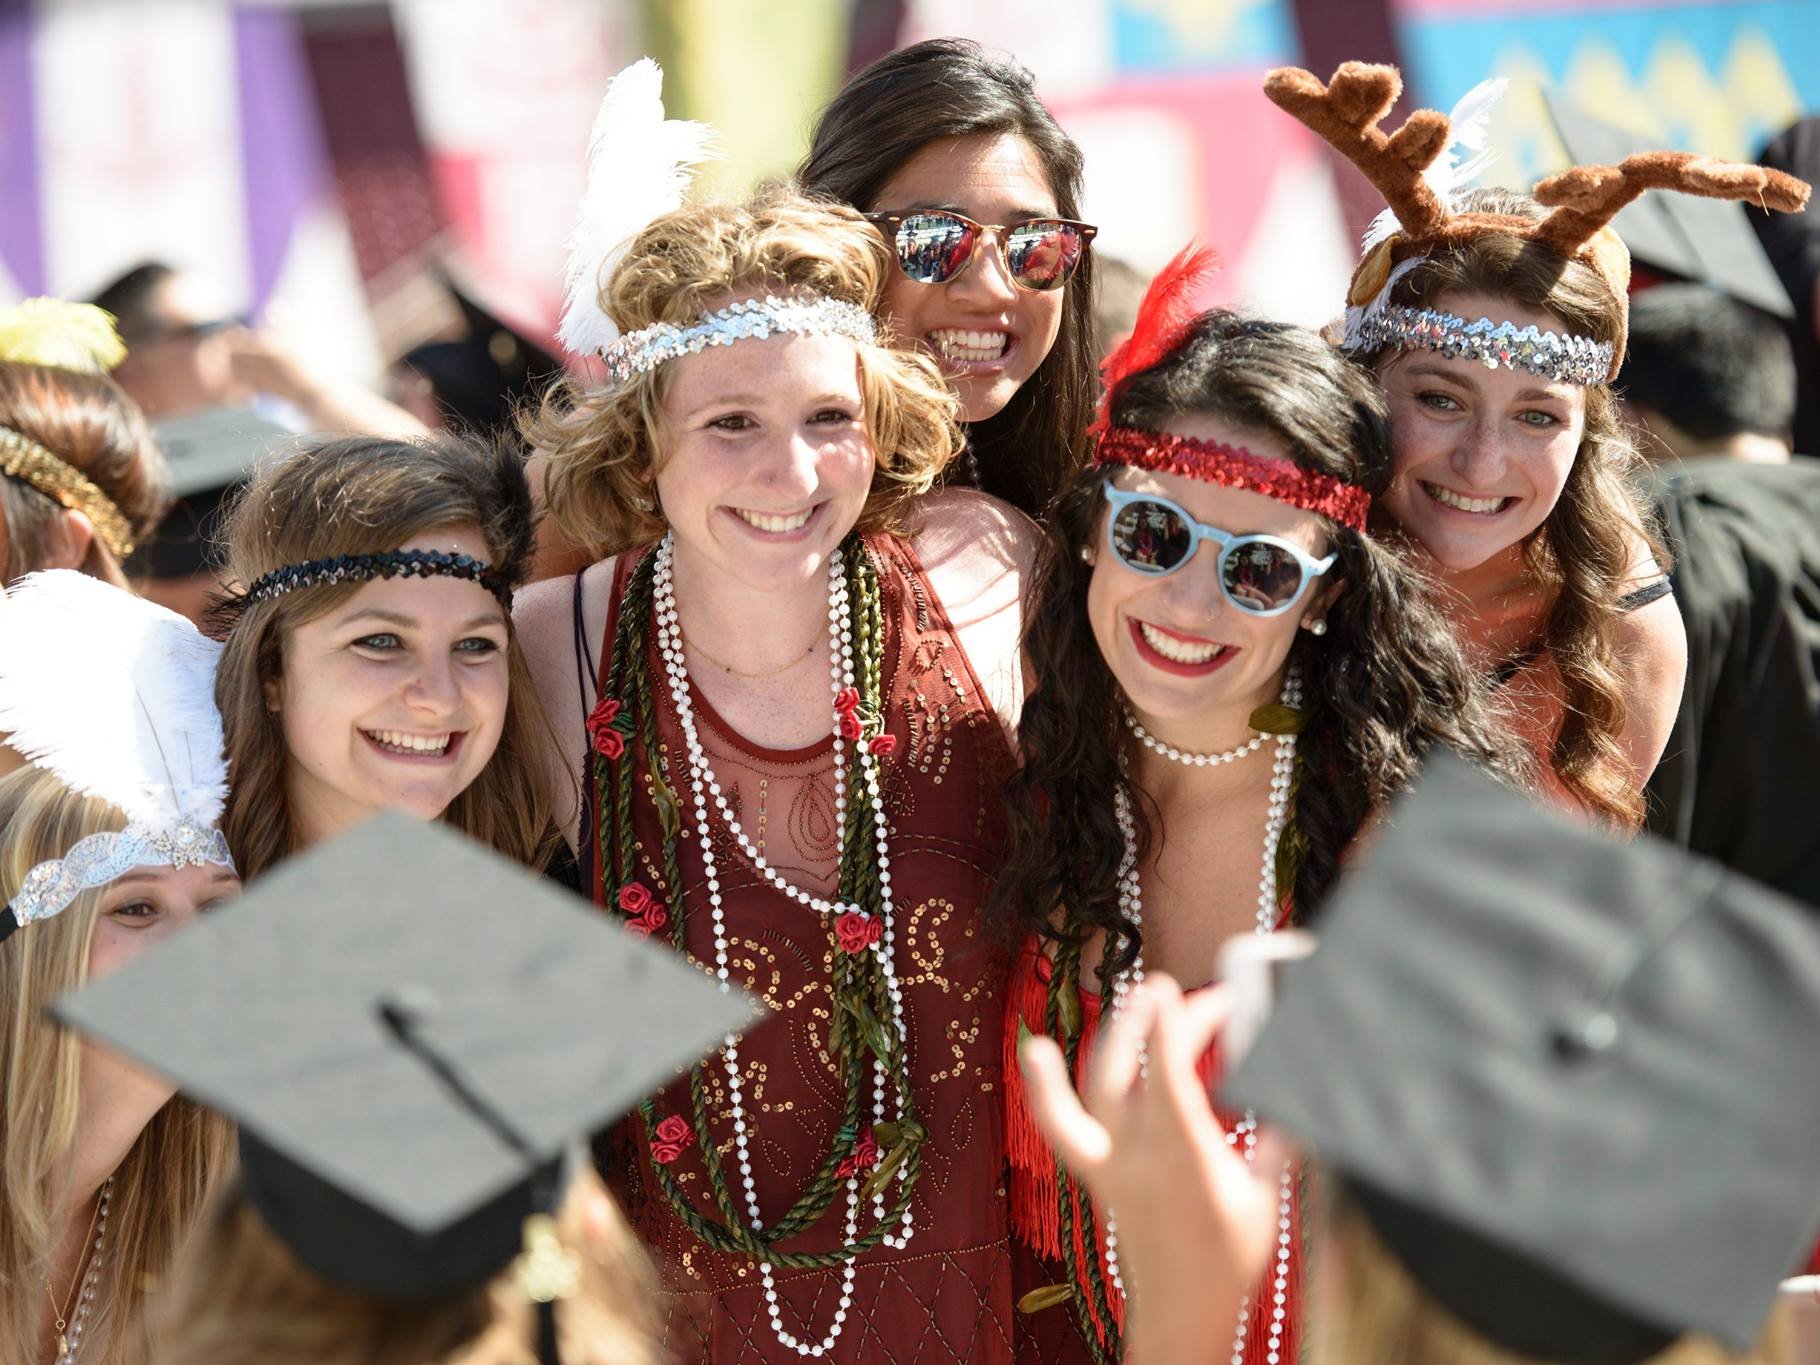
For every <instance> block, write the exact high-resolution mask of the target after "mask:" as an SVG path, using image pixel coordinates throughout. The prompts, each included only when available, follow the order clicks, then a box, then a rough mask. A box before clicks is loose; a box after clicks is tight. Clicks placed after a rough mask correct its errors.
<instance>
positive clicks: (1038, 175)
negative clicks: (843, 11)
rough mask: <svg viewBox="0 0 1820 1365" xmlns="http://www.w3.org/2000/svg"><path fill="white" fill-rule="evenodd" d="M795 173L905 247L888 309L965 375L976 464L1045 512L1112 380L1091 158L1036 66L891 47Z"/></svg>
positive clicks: (966, 51) (852, 90)
mask: <svg viewBox="0 0 1820 1365" xmlns="http://www.w3.org/2000/svg"><path fill="white" fill-rule="evenodd" d="M797 177H798V180H799V181H800V183H801V184H802V187H803V188H804V189H806V190H808V191H809V192H810V193H812V194H818V195H825V196H827V197H829V198H833V199H838V200H840V201H841V202H843V203H846V204H851V205H853V206H854V207H855V208H858V209H860V210H862V211H863V212H865V213H866V214H867V216H868V217H869V218H871V219H872V221H873V222H874V223H875V224H876V225H877V226H878V228H879V230H880V231H881V232H883V233H884V234H885V236H886V238H887V240H889V241H890V242H891V244H892V248H893V251H894V252H895V254H896V256H897V268H896V269H895V270H894V271H893V272H892V274H891V278H890V282H889V283H888V284H887V286H886V288H885V296H884V305H883V316H884V317H885V318H886V319H888V320H889V321H890V323H891V324H892V326H893V328H894V329H895V331H896V332H897V335H898V337H899V339H900V340H901V341H903V342H904V343H905V344H908V345H912V346H915V347H917V348H918V349H920V350H922V351H925V352H926V353H928V354H929V355H931V356H933V357H934V358H935V359H936V361H937V362H938V363H939V364H940V365H941V367H942V370H943V372H944V373H945V374H946V375H947V376H948V380H949V382H950V383H951V384H952V385H953V386H954V391H955V393H956V395H957V396H958V397H959V398H960V404H961V420H962V422H963V423H965V424H966V429H967V434H968V444H969V454H968V464H967V465H965V466H963V468H966V469H968V470H969V471H970V477H971V478H972V481H973V482H974V483H975V484H976V485H977V486H978V487H980V488H983V489H985V490H986V491H987V492H989V493H993V494H996V495H997V496H999V497H1001V498H1004V499H1005V500H1006V501H1008V502H1010V503H1012V504H1013V505H1014V506H1016V507H1019V508H1021V509H1022V510H1023V511H1025V512H1028V513H1030V514H1031V515H1033V516H1034V515H1038V514H1040V513H1041V512H1042V511H1043V509H1044V508H1046V507H1047V506H1048V505H1049V501H1050V499H1051V498H1052V497H1053V496H1054V494H1055V492H1056V491H1057V490H1058V489H1059V488H1060V487H1061V485H1062V483H1063V481H1064V480H1065V479H1066V478H1067V477H1068V476H1069V475H1070V474H1072V473H1073V472H1074V471H1075V470H1076V469H1078V468H1080V466H1081V463H1082V461H1083V460H1084V459H1085V457H1086V453H1087V452H1086V445H1085V441H1084V439H1083V433H1084V432H1085V431H1086V428H1087V423H1088V421H1089V420H1090V417H1091V414H1092V407H1093V401H1094V396H1095V394H1096V392H1097V388H1098V386H1097V384H1096V382H1095V376H1094V364H1095V360H1096V357H1095V354H1094V350H1093V335H1092V332H1093V328H1092V300H1093V253H1092V251H1091V249H1090V246H1089V243H1090V242H1091V241H1092V239H1093V233H1094V229H1093V228H1092V227H1091V226H1089V225H1087V224H1085V223H1082V222H1080V221H1079V219H1080V197H1081V153H1080V149H1079V148H1078V147H1076V146H1075V145H1074V143H1073V141H1071V140H1070V139H1069V137H1068V135H1067V134H1066V133H1064V132H1063V131H1062V130H1061V128H1060V126H1059V125H1058V124H1057V123H1056V121H1055V117H1054V115H1052V114H1051V113H1050V112H1049V110H1048V109H1047V108H1046V107H1044V105H1043V103H1042V101H1041V100H1039V99H1038V98H1037V96H1036V89H1035V85H1034V83H1033V81H1032V79H1031V76H1030V73H1029V72H1027V71H1025V70H1024V69H1023V68H1021V67H1019V66H1016V65H1015V64H1013V63H1010V62H1006V61H1000V60H996V59H994V58H991V57H988V56H987V55H986V54H985V53H984V52H982V51H981V49H980V48H979V47H978V46H977V45H976V44H973V43H970V42H966V41H965V40H963V39H958V38H938V39H933V40H931V41H928V42H923V43H914V44H912V45H911V46H909V47H906V48H902V49H900V50H899V51H896V52H893V53H891V54H890V55H889V56H886V57H881V58H880V59H879V60H878V61H876V62H874V63H872V65H870V66H868V67H867V68H866V69H865V70H863V71H861V72H859V73H858V74H857V75H855V76H853V77H852V78H851V79H850V80H849V81H848V82H847V83H846V85H844V86H843V87H842V88H841V90H840V93H839V94H837V95H836V96H835V97H834V99H833V101H832V102H831V103H830V104H829V105H828V107H827V109H825V110H824V111H823V112H822V116H821V118H820V119H819V120H818V121H817V123H816V126H815V130H814V132H813V133H812V134H811V135H810V147H809V154H808V156H807V158H806V159H805V160H804V161H803V164H802V166H801V167H799V168H798V171H797Z"/></svg>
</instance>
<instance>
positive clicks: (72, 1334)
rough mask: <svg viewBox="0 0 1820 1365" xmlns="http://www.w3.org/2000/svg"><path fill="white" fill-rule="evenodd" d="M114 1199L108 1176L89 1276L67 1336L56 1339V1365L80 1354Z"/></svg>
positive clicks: (70, 1361) (68, 1362)
mask: <svg viewBox="0 0 1820 1365" xmlns="http://www.w3.org/2000/svg"><path fill="white" fill-rule="evenodd" d="M113 1196H114V1177H113V1176H111V1175H110V1176H109V1177H108V1178H107V1179H106V1180H104V1181H103V1182H102V1184H101V1201H100V1203H99V1204H98V1205H97V1206H96V1214H95V1244H94V1249H93V1251H92V1253H91V1254H90V1256H89V1262H88V1273H87V1274H85V1275H84V1276H83V1277H82V1293H81V1295H80V1296H79V1297H78V1298H77V1300H76V1311H75V1315H74V1316H73V1317H72V1319H71V1320H70V1329H69V1335H68V1336H64V1335H62V1334H61V1333H59V1335H58V1337H57V1362H56V1365H75V1360H76V1356H77V1355H78V1353H80V1352H81V1350H82V1333H83V1329H84V1328H86V1327H87V1326H88V1319H89V1314H90V1313H91V1312H92V1311H93V1310H94V1307H95V1297H96V1295H97V1294H98V1293H99V1291H100V1286H101V1266H102V1262H103V1261H104V1260H105V1259H106V1257H105V1256H104V1255H103V1252H104V1251H105V1250H106V1247H107V1206H108V1203H109V1201H110V1200H112V1198H113ZM85 1249H86V1248H85Z"/></svg>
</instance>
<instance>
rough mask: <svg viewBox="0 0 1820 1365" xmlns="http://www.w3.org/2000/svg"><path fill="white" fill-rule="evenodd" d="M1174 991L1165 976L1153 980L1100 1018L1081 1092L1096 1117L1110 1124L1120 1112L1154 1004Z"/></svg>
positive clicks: (1134, 1079) (1140, 1060) (1140, 1058)
mask: <svg viewBox="0 0 1820 1365" xmlns="http://www.w3.org/2000/svg"><path fill="white" fill-rule="evenodd" d="M1174 989H1175V983H1174V982H1173V981H1171V980H1170V979H1169V978H1168V977H1167V976H1159V977H1157V978H1155V982H1154V984H1153V982H1152V981H1151V980H1146V981H1144V982H1142V983H1141V984H1140V985H1138V986H1136V987H1134V988H1133V989H1132V991H1131V993H1130V994H1129V995H1128V996H1126V998H1125V1001H1124V1004H1123V1006H1122V1007H1121V1008H1120V1009H1118V1010H1117V1011H1116V1012H1111V1013H1109V1014H1108V1015H1106V1016H1102V1018H1103V1019H1104V1020H1105V1026H1104V1027H1103V1028H1102V1029H1101V1031H1100V1035H1099V1038H1098V1039H1097V1040H1096V1041H1095V1043H1094V1048H1093V1064H1092V1065H1091V1066H1089V1067H1088V1069H1087V1086H1086V1092H1085V1099H1086V1101H1087V1104H1088V1106H1089V1107H1090V1108H1091V1109H1092V1111H1093V1112H1094V1113H1095V1114H1096V1115H1099V1116H1101V1117H1102V1118H1103V1119H1106V1120H1111V1119H1112V1118H1113V1117H1114V1116H1115V1115H1117V1114H1119V1113H1120V1112H1121V1111H1122V1110H1123V1109H1124V1106H1125V1103H1126V1101H1127V1100H1128V1099H1129V1098H1130V1097H1131V1089H1132V1086H1133V1085H1135V1084H1136V1083H1137V1078H1138V1072H1139V1071H1140V1070H1141V1069H1142V1066H1143V1060H1144V1047H1145V1035H1146V1034H1148V1033H1149V1032H1150V1026H1151V1020H1152V1019H1153V1018H1154V1017H1155V1014H1156V1008H1157V1002H1158V1000H1159V999H1163V998H1167V996H1168V994H1169V992H1170V991H1173V990H1174Z"/></svg>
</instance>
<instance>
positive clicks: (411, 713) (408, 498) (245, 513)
mask: <svg viewBox="0 0 1820 1365" xmlns="http://www.w3.org/2000/svg"><path fill="white" fill-rule="evenodd" d="M224 547H225V550H226V558H227V562H226V569H227V574H228V576H229V578H230V580H231V581H234V582H237V583H239V584H241V585H242V591H241V593H240V595H238V596H236V597H234V598H231V599H229V600H228V601H227V602H225V603H224V604H223V606H222V609H221V611H220V616H221V618H222V622H223V624H225V625H226V627H227V639H226V648H225V650H224V651H223V653H222V659H221V668H220V671H219V673H218V674H217V677H216V692H215V697H216V701H217V702H218V703H219V705H220V707H221V715H222V723H223V725H224V727H225V729H226V735H227V749H228V760H229V763H230V770H231V773H232V791H231V792H230V794H229V797H228V804H227V812H226V816H225V818H224V819H223V821H222V828H223V829H224V830H225V831H226V832H227V836H228V843H229V845H230V846H231V847H232V848H233V850H234V857H235V861H236V862H237V863H238V864H239V866H240V869H241V874H242V875H243V876H245V877H246V878H247V879H248V880H252V879H253V878H256V877H258V876H260V875H261V874H263V873H264V872H266V871H267V870H268V869H270V868H271V867H272V866H273V865H274V864H275V863H277V862H280V861H282V860H283V859H285V858H287V857H289V856H291V855H292V854H293V853H296V852H299V851H300V850H302V849H305V848H308V847H311V846H312V845H314V844H317V843H320V842H322V841H323V840H326V839H330V838H333V837H334V836H335V835H336V834H339V833H343V832H345V831H346V830H348V829H350V828H352V827H353V826H354V825H355V824H357V823H359V822H360V821H361V820H363V819H365V818H366V817H367V816H369V815H371V814H372V813H373V812H374V811H377V810H382V809H395V810H406V811H410V812H412V813H413V814H415V815H418V816H419V817H421V818H423V819H426V820H434V819H441V820H445V821H447V822H448V823H449V824H451V825H453V826H454V827H455V828H457V829H459V830H460V831H461V832H462V833H464V834H467V835H469V836H471V837H472V838H474V839H477V840H479V841H480V842H481V843H484V844H486V845H488V846H489V847H492V848H494V849H497V850H498V851H499V852H501V853H503V854H505V855H507V856H508V857H511V858H514V859H516V860H517V861H519V862H523V863H536V862H537V861H539V860H540V858H541V857H542V856H543V855H544V854H545V853H547V851H548V849H549V846H550V844H551V843H552V842H553V841H554V824H553V820H552V816H551V813H550V810H551V808H550V800H549V798H548V796H547V795H546V792H545V788H544V785H543V782H542V777H543V774H542V772H541V770H540V766H539V757H538V756H539V755H540V754H541V752H542V746H543V745H544V744H545V742H546V740H545V733H546V732H547V730H548V722H546V721H545V719H544V717H543V712H542V709H541V708H540V707H539V705H538V702H537V697H536V693H535V689H534V688H533V686H532V683H531V675H530V672H529V669H528V666H527V665H526V663H525V658H524V653H523V650H522V649H521V647H520V645H519V642H518V635H517V632H516V631H515V630H514V628H513V625H512V614H511V611H510V604H511V599H512V591H513V589H514V588H515V587H516V586H517V584H518V583H519V582H520V581H521V580H522V578H523V575H524V570H525V566H526V565H527V563H528V562H529V559H530V553H531V494H530V489H529V486H528V485H527V484H526V482H525V475H524V469H523V466H522V464H521V463H520V461H519V458H518V457H517V456H516V455H515V454H513V453H512V452H510V451H509V450H506V449H504V448H503V447H502V448H489V447H486V446H482V445H479V444H476V443H473V442H469V441H465V440H459V439H456V438H455V437H452V436H438V437H435V438H433V439H424V440H418V441H403V440H391V439H387V438H384V437H370V436H360V437H350V438H346V439H343V440H337V441H331V442H328V443H326V444H323V445H317V446H313V447H304V448H301V449H299V450H297V451H296V452H294V453H292V454H290V455H287V456H285V457H283V458H280V459H278V460H275V461H272V462H270V463H268V464H266V465H264V466H262V467H261V468H259V469H258V470H256V471H255V473H254V475H253V477H252V480H251V482H250V483H249V484H248V485H247V487H246V489H245V491H244V492H243V493H242V494H241V496H240V497H239V498H238V499H237V500H236V501H235V503H234V505H233V507H232V509H231V510H230V511H229V513H228V517H227V524H226V528H225V532H224Z"/></svg>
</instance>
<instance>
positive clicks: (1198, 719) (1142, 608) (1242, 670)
mask: <svg viewBox="0 0 1820 1365" xmlns="http://www.w3.org/2000/svg"><path fill="white" fill-rule="evenodd" d="M1167 430H1169V431H1171V432H1173V433H1175V434H1176V435H1180V436H1191V437H1195V438H1197V439H1201V440H1210V441H1221V442H1225V443H1227V444H1230V445H1239V446H1244V447H1245V448H1246V449H1248V450H1251V451H1253V452H1255V453H1256V454H1258V455H1261V456H1265V457H1267V458H1273V459H1286V458H1288V456H1289V450H1288V447H1287V446H1286V445H1285V444H1284V442H1283V441H1282V440H1281V439H1280V438H1277V437H1275V436H1273V435H1272V434H1271V433H1269V432H1265V431H1259V430H1254V429H1250V428H1245V427H1239V426H1235V425H1233V424H1231V423H1228V422H1224V421H1221V420H1218V419H1216V418H1212V417H1207V416H1202V415H1199V414H1193V415H1190V414H1184V415H1182V416H1180V417H1178V418H1177V419H1175V420H1174V421H1172V422H1170V423H1169V425H1168V428H1167ZM1112 482H1113V484H1114V486H1115V487H1118V488H1122V489H1130V490H1134V491H1140V492H1150V493H1156V494H1158V495H1160V496H1162V497H1165V498H1168V499H1169V500H1170V501H1172V502H1175V503H1177V504H1179V505H1180V506H1182V507H1183V508H1185V509H1186V510H1187V511H1188V513H1189V515H1190V516H1192V517H1194V518H1195V519H1196V520H1198V521H1202V522H1205V523H1206V524H1208V525H1210V526H1217V527H1219V528H1220V529H1221V530H1226V531H1231V532H1233V533H1235V534H1240V535H1243V534H1250V533H1262V534H1266V535H1273V536H1278V537H1280V538H1282V539H1284V540H1287V541H1289V542H1291V543H1292V544H1295V545H1298V546H1300V547H1302V549H1304V550H1305V551H1306V552H1307V553H1308V554H1310V555H1311V556H1315V557H1320V556H1323V555H1325V554H1326V553H1327V552H1328V549H1329V546H1328V545H1327V537H1326V534H1325V531H1324V530H1323V528H1322V524H1321V520H1320V518H1319V517H1317V516H1316V515H1315V514H1314V513H1312V512H1304V511H1303V510H1301V509H1300V508H1298V507H1291V506H1290V505H1289V504H1288V503H1285V502H1279V501H1278V500H1277V499H1275V498H1271V497H1266V496H1265V495H1263V494H1262V493H1253V492H1250V491H1248V490H1245V489H1238V488H1224V487H1221V486H1219V485H1217V484H1212V483H1206V482H1203V481H1201V480H1199V479H1191V478H1188V477H1186V476H1185V475H1180V474H1165V473H1160V472H1155V471H1151V470H1146V469H1133V468H1129V467H1124V468H1120V469H1119V470H1118V472H1117V473H1116V474H1115V475H1114V477H1113V480H1112ZM1105 517H1106V514H1105V513H1102V514H1101V516H1100V519H1099V522H1098V525H1097V530H1096V533H1095V538H1094V540H1093V542H1092V545H1091V546H1090V549H1091V550H1092V552H1093V577H1092V579H1091V581H1090V582H1089V584H1088V588H1087V619H1088V622H1089V624H1090V625H1091V626H1092V628H1093V636H1094V640H1095V641H1096V643H1098V645H1099V647H1100V654H1101V655H1102V657H1104V658H1105V660H1106V664H1107V666H1108V667H1109V668H1110V669H1111V670H1112V674H1113V677H1114V678H1115V679H1116V680H1117V681H1118V684H1119V688H1120V690H1121V691H1122V692H1123V693H1124V695H1125V700H1126V702H1127V703H1128V704H1129V706H1130V707H1131V710H1132V712H1133V714H1135V715H1136V716H1137V718H1138V720H1139V721H1141V722H1142V723H1143V724H1144V726H1145V727H1146V728H1147V729H1149V730H1150V731H1151V732H1152V733H1154V734H1157V735H1160V736H1163V737H1165V738H1167V739H1168V741H1169V742H1170V743H1172V744H1176V745H1179V746H1181V747H1184V748H1189V749H1205V750H1212V749H1221V748H1225V747H1228V746H1229V745H1231V744H1233V743H1236V742H1238V741H1239V740H1242V739H1244V738H1245V737H1246V729H1245V725H1246V721H1247V719H1248V718H1249V716H1250V714H1251V712H1252V710H1254V709H1255V708H1256V707H1258V706H1261V705H1263V704H1265V703H1266V702H1273V701H1275V700H1276V699H1277V695H1278V692H1279V691H1280V690H1281V688H1282V679H1283V670H1284V668H1285V667H1286V666H1287V664H1288V659H1289V650H1290V646H1291V645H1293V644H1294V643H1295V639H1296V631H1297V629H1298V627H1299V626H1300V624H1301V623H1302V622H1303V621H1304V620H1314V619H1318V618H1319V617H1320V616H1321V615H1322V614H1323V613H1324V612H1325V610H1326V607H1327V604H1328V603H1329V602H1330V601H1331V600H1332V598H1333V596H1334V594H1335V593H1336V592H1337V591H1338V587H1339V585H1338V582H1337V580H1335V581H1328V580H1322V581H1320V582H1319V583H1318V584H1316V585H1314V586H1311V587H1310V588H1309V589H1308V590H1307V592H1306V593H1305V595H1304V596H1303V599H1302V601H1301V602H1300V603H1299V604H1297V606H1296V607H1294V608H1293V609H1291V610H1289V611H1287V612H1284V613H1283V614H1282V615H1280V616H1270V617H1262V616H1254V615H1251V614H1250V613H1248V612H1244V611H1240V610H1239V609H1238V608H1236V607H1234V606H1233V605H1232V604H1231V603H1230V602H1229V601H1227V599H1226V596H1225V594H1224V593H1222V592H1221V591H1220V585H1219V573H1218V568H1217V562H1218V558H1219V556H1218V553H1217V547H1216V546H1214V545H1212V544H1211V543H1204V544H1202V545H1201V546H1200V548H1199V549H1198V551H1197V552H1196V554H1195V556H1194V558H1193V559H1192V560H1191V561H1189V563H1188V564H1187V565H1186V566H1185V567H1183V568H1181V569H1178V570H1176V571H1175V572H1174V573H1171V574H1169V575H1167V576H1166V577H1162V578H1153V577H1149V576H1147V575H1145V574H1141V573H1138V572H1136V571H1135V570H1133V569H1129V568H1127V567H1126V566H1125V565H1123V564H1121V563H1120V562H1119V560H1118V557H1117V556H1116V555H1114V554H1112V553H1111V552H1110V551H1109V550H1108V549H1107V548H1106V539H1105V537H1106V523H1105Z"/></svg>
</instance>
